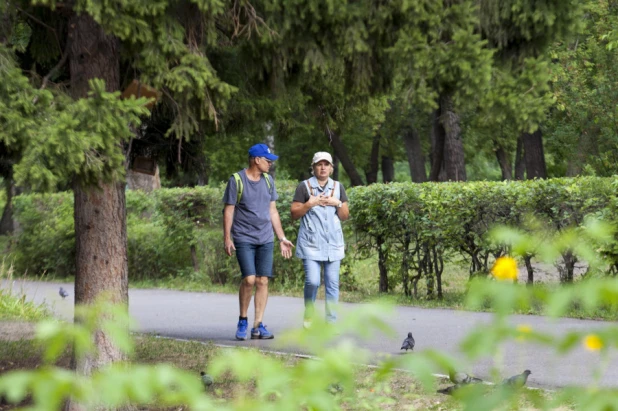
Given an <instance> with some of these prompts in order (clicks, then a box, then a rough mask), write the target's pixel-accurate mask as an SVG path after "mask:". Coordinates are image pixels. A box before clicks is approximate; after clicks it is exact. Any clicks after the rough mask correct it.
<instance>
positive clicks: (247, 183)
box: [223, 169, 278, 244]
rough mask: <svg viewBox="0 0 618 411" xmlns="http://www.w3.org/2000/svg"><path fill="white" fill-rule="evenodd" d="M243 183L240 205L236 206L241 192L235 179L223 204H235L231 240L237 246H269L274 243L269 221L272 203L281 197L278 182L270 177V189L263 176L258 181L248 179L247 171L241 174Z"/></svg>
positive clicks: (227, 188)
mask: <svg viewBox="0 0 618 411" xmlns="http://www.w3.org/2000/svg"><path fill="white" fill-rule="evenodd" d="M238 174H239V175H240V179H241V181H242V184H243V191H242V196H241V199H240V203H238V204H236V197H237V194H238V190H237V188H236V180H235V179H234V176H231V177H230V179H229V181H228V182H227V186H226V187H225V193H224V194H223V203H225V204H231V205H234V206H235V207H234V221H233V222H232V240H233V241H234V243H248V244H266V243H271V242H273V240H274V235H273V226H272V222H271V220H270V203H271V201H276V200H277V198H278V195H277V189H276V188H275V182H274V180H273V178H272V177H270V176H269V178H270V187H271V188H270V189H269V188H268V184H267V183H266V180H265V179H264V176H263V175H260V180H259V181H251V180H249V179H248V178H247V169H243V170H241V171H239V172H238Z"/></svg>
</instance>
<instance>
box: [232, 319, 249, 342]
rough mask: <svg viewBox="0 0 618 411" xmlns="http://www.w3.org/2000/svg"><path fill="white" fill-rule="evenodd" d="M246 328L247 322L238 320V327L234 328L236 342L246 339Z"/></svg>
mask: <svg viewBox="0 0 618 411" xmlns="http://www.w3.org/2000/svg"><path fill="white" fill-rule="evenodd" d="M248 327H249V324H248V323H247V320H238V327H237V328H236V339H237V340H246V339H247V328H248ZM251 338H253V337H251Z"/></svg>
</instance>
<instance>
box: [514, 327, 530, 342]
mask: <svg viewBox="0 0 618 411" xmlns="http://www.w3.org/2000/svg"><path fill="white" fill-rule="evenodd" d="M517 332H518V333H519V335H518V336H517V340H518V341H525V340H526V338H527V337H528V336H527V335H526V334H530V333H531V332H532V327H530V326H529V325H527V324H519V325H518V326H517Z"/></svg>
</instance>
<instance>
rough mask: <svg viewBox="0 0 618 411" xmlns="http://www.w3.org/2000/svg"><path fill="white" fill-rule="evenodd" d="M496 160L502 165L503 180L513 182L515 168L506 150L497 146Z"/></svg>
mask: <svg viewBox="0 0 618 411" xmlns="http://www.w3.org/2000/svg"><path fill="white" fill-rule="evenodd" d="M496 159H497V160H498V164H500V171H502V180H512V179H513V166H512V165H511V160H510V159H509V154H508V153H507V152H506V150H505V149H504V148H502V146H497V148H496Z"/></svg>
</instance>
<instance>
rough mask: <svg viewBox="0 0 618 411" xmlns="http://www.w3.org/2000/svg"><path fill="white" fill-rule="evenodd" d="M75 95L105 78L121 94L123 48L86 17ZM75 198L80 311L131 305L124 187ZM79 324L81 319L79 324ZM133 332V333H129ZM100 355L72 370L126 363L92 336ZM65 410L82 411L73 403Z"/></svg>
mask: <svg viewBox="0 0 618 411" xmlns="http://www.w3.org/2000/svg"><path fill="white" fill-rule="evenodd" d="M69 27H71V29H70V31H69V43H70V44H71V48H70V56H69V64H70V70H71V94H72V96H73V98H76V99H79V98H85V97H86V96H87V92H88V90H89V86H88V81H89V80H91V79H94V78H101V79H103V80H105V82H106V89H107V90H108V91H116V90H118V89H119V48H118V42H117V40H116V39H115V38H114V37H111V36H107V35H105V33H104V32H103V30H102V29H101V27H100V26H99V25H98V24H97V23H96V22H95V21H94V20H93V19H92V18H91V17H90V16H89V15H87V14H80V15H73V16H72V17H71V19H70V21H69ZM73 187H74V198H75V210H74V219H75V251H76V273H75V305H84V304H92V303H93V302H94V301H95V300H97V298H98V297H99V296H101V295H102V294H103V293H105V295H106V298H108V299H109V300H111V302H112V303H117V304H124V305H125V307H126V305H127V304H128V299H129V293H128V265H127V230H126V203H125V184H124V182H112V183H100V184H99V185H98V187H93V186H87V185H84V184H83V183H81V182H79V181H75V182H74V185H73ZM76 320H77V318H76ZM127 332H128V330H127ZM93 340H94V343H95V348H96V354H95V355H94V356H88V357H86V358H84V359H76V358H75V357H74V358H73V361H72V364H71V365H72V368H73V369H75V370H76V371H77V372H78V373H80V374H85V375H88V374H90V373H92V372H93V371H94V370H96V369H98V368H101V367H104V366H106V365H108V364H110V363H112V362H116V361H120V360H123V359H124V356H123V355H122V352H121V351H120V350H119V349H117V347H116V346H115V345H114V344H113V342H112V341H111V340H110V338H109V337H108V336H107V335H105V334H104V333H103V332H102V331H100V330H99V331H96V332H95V334H94V335H93ZM66 409H69V410H78V409H82V407H81V406H80V405H79V404H76V403H74V402H69V403H67V406H66Z"/></svg>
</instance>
